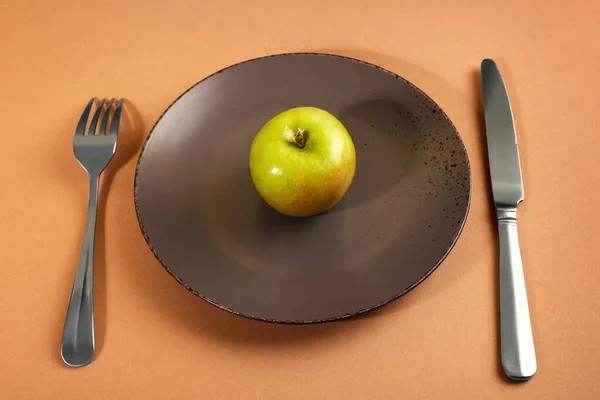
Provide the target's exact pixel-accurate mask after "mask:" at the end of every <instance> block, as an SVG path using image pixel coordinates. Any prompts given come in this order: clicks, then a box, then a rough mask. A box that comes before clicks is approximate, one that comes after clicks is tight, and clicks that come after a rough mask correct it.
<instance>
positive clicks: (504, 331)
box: [481, 59, 537, 381]
mask: <svg viewBox="0 0 600 400" xmlns="http://www.w3.org/2000/svg"><path fill="white" fill-rule="evenodd" d="M481 86H482V89H483V108H484V114H485V130H486V137H487V145H488V156H489V168H490V177H491V182H492V194H493V198H494V207H495V208H496V217H497V221H498V240H499V250H500V251H499V255H500V257H499V284H500V349H501V350H500V353H501V359H502V369H503V370H504V374H505V375H506V376H508V377H509V378H510V379H512V380H516V381H523V380H528V379H530V378H532V377H533V375H535V373H536V371H537V361H536V356H535V348H534V344H533V334H532V331H531V321H530V318H529V304H528V301H527V291H526V288H525V277H524V275H523V263H522V261H521V250H520V247H519V237H518V232H517V206H518V205H519V204H520V203H521V202H522V201H523V199H524V192H523V178H522V175H521V165H520V160H519V147H518V145H517V133H516V131H515V124H514V120H513V114H512V109H511V106H510V100H509V99H508V93H507V91H506V86H505V85H504V80H503V79H502V75H501V74H500V70H499V69H498V66H497V65H496V63H495V62H494V61H493V60H491V59H484V60H483V61H482V62H481Z"/></svg>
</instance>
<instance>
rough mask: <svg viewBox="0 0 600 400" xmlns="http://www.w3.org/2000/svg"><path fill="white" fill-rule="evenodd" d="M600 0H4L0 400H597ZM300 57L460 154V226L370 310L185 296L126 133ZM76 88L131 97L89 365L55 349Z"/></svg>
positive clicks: (83, 199) (83, 188)
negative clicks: (514, 243) (381, 76)
mask: <svg viewBox="0 0 600 400" xmlns="http://www.w3.org/2000/svg"><path fill="white" fill-rule="evenodd" d="M598 21H600V3H599V2H597V1H595V0H578V1H574V2H565V1H560V0H555V1H546V2H543V4H542V3H539V2H537V1H517V0H513V1H494V2H491V1H479V2H470V1H466V0H454V1H452V2H447V1H441V0H440V1H422V2H413V1H399V0H385V1H377V0H376V1H365V0H362V1H347V2H346V1H342V0H330V1H317V0H303V1H301V2H294V3H287V2H283V1H275V0H272V1H268V0H257V1H252V2H250V1H242V0H237V1H235V0H220V1H141V0H135V1H127V2H120V1H105V2H90V3H88V4H85V5H84V4H83V2H68V1H52V2H34V1H31V0H30V1H16V0H4V1H3V2H2V3H1V4H0V50H1V53H2V55H1V56H0V88H1V91H2V96H1V98H0V115H1V117H2V118H1V121H2V142H3V154H2V157H1V158H0V182H1V183H2V191H1V192H0V204H1V205H2V208H1V214H0V215H1V217H0V234H1V236H0V244H1V249H0V250H1V251H0V265H1V267H0V268H2V277H1V278H0V327H1V333H0V349H1V350H0V398H3V399H21V398H23V399H29V398H31V399H33V398H35V399H43V398H61V399H82V398H86V399H96V398H97V399H130V398H143V399H168V398H177V399H187V398H202V399H296V398H297V399H396V398H419V399H427V398H443V399H448V398H462V399H467V398H468V399H481V398H493V399H520V398H527V399H550V398H551V399H559V398H565V399H566V398H577V399H597V398H599V397H600V380H599V379H598V376H599V374H600V340H599V336H598V335H599V334H598V332H599V330H600V318H599V313H598V305H599V304H600V255H599V254H600V253H599V252H598V243H599V239H598V234H597V232H598V230H599V229H600V218H598V211H600V174H599V173H598V166H599V165H600V151H599V150H598V145H600V136H599V132H598V130H599V129H600V125H599V124H598V122H597V121H598V120H597V119H596V118H595V117H596V115H597V113H598V111H599V109H600V108H599V103H600V101H599V97H598V93H600V78H599V75H598V71H599V70H600V46H599V45H598V38H599V37H600V24H598ZM295 51H309V52H328V53H335V54H341V55H346V56H351V57H356V58H360V59H363V60H365V61H369V62H372V63H376V64H379V65H380V66H382V67H384V68H387V69H390V70H392V71H394V72H396V73H398V74H400V75H402V76H404V77H405V78H407V79H409V80H410V81H412V82H413V83H415V84H416V85H417V86H419V87H420V88H422V89H423V90H424V91H425V92H426V93H428V94H429V95H430V96H431V97H432V98H433V99H434V100H435V101H436V102H437V103H438V104H440V106H441V107H442V108H443V109H444V110H445V111H446V113H447V114H448V115H449V117H450V118H451V119H452V121H453V122H454V123H455V125H456V127H457V129H458V130H459V132H460V134H461V135H462V138H463V139H464V141H465V144H466V147H467V151H468V154H469V157H470V161H471V166H472V171H473V198H472V206H471V211H470V215H469V218H468V221H467V223H466V226H465V229H464V231H463V234H462V236H461V237H460V239H459V241H458V243H457V245H456V247H455V248H454V250H453V251H452V253H451V254H450V256H449V257H448V258H447V259H446V261H445V262H444V263H443V264H442V266H441V267H440V268H439V269H438V270H437V271H436V272H435V273H434V274H433V275H432V276H431V277H430V278H429V279H427V280H426V281H425V282H424V283H423V284H422V285H420V286H418V287H417V288H416V289H415V290H413V291H412V292H410V293H409V294H408V295H406V296H404V297H402V298H401V299H400V300H398V301H396V302H393V303H391V304H389V305H387V306H385V307H383V308H381V309H379V310H377V311H375V312H373V313H369V314H367V316H364V317H360V318H354V319H348V320H345V321H339V322H335V323H329V324H320V325H309V326H285V325H274V324H268V323H262V322H255V321H251V320H246V319H243V318H241V317H236V316H232V315H230V314H228V313H226V312H223V311H220V310H218V309H216V308H213V307H212V306H210V305H208V304H206V303H204V302H203V301H201V300H199V299H197V298H195V297H194V296H193V295H192V294H190V293H188V292H187V291H186V290H185V289H183V288H182V287H181V286H179V284H178V283H177V282H176V281H175V280H174V279H172V278H171V277H169V276H168V274H167V273H165V271H164V270H163V269H162V268H161V267H160V265H159V264H158V262H157V261H156V260H155V259H154V258H153V256H152V254H151V252H150V251H149V249H148V248H147V246H146V244H145V242H144V239H143V238H142V236H141V234H140V231H139V228H138V225H137V221H136V217H135V213H134V207H133V192H132V186H133V176H134V168H135V164H136V161H137V157H138V155H139V151H140V148H141V144H142V141H143V139H144V137H145V136H146V135H147V134H148V131H149V130H150V128H151V127H152V125H153V124H154V122H155V121H156V120H157V118H158V117H159V115H160V114H161V113H162V111H163V110H164V109H165V108H166V107H167V106H168V105H169V104H170V103H171V101H173V100H174V99H175V98H176V97H177V96H178V95H179V94H180V93H181V92H183V91H184V90H185V89H187V88H188V87H189V86H191V85H192V84H194V83H195V82H197V81H198V80H200V79H202V78H203V77H205V76H207V75H209V74H210V73H212V72H214V71H216V70H218V69H221V68H223V67H225V66H228V65H230V64H232V63H236V62H239V61H242V60H246V59H249V58H254V57H258V56H262V55H266V54H275V53H284V52H295ZM486 57H490V58H494V59H495V60H497V62H498V63H499V65H500V68H501V71H502V73H503V74H504V77H505V80H506V83H507V86H508V89H509V93H510V96H511V100H512V104H513V109H514V113H515V121H516V126H517V131H518V134H519V145H520V151H521V157H522V165H523V174H524V181H525V193H526V199H525V202H524V203H523V204H522V207H521V208H520V214H519V217H520V238H521V246H522V253H523V260H524V266H525V276H526V281H527V287H528V294H529V301H530V308H531V316H532V324H533V331H534V337H535V344H536V350H537V356H538V373H537V375H536V376H535V377H534V378H533V379H532V380H531V381H529V382H526V383H522V384H514V383H511V382H509V381H507V380H506V379H505V378H504V377H503V375H502V372H501V369H500V366H499V365H500V363H499V349H498V346H499V345H498V318H497V315H498V300H497V295H498V289H497V256H498V254H497V235H496V227H495V224H494V220H493V216H494V215H493V211H492V208H491V194H490V188H489V184H488V175H487V171H488V170H487V159H486V148H485V136H484V131H483V127H482V116H481V109H482V106H481V94H480V93H481V87H480V80H479V65H480V62H481V60H482V59H483V58H486ZM92 96H99V97H103V96H108V97H110V96H123V97H125V98H127V100H128V107H127V114H126V118H125V119H124V121H123V130H122V131H121V136H120V139H119V140H120V143H119V149H118V154H117V156H116V158H115V160H114V161H113V163H112V164H111V165H110V166H109V168H108V170H107V171H106V172H105V174H104V177H103V182H102V185H101V191H102V192H101V196H100V198H101V201H102V204H101V206H100V218H99V226H98V234H97V254H96V276H95V295H96V298H95V307H96V308H95V312H96V336H97V357H96V359H95V361H94V362H93V363H92V364H90V365H89V366H87V367H85V368H80V369H71V368H69V367H66V366H65V365H64V364H63V363H62V361H61V358H60V354H59V346H60V338H61V331H62V325H63V321H64V314H65V310H66V307H67V303H68V297H69V293H70V289H71V285H72V280H73V276H74V273H75V267H76V264H77V259H78V256H79V250H80V245H81V240H82V235H83V228H84V219H85V212H86V206H87V195H88V181H87V177H86V175H85V173H84V171H83V170H82V169H81V168H80V167H79V165H78V164H77V162H76V161H75V158H74V157H73V151H72V145H71V143H72V142H71V141H72V134H73V132H74V128H75V125H76V123H77V120H78V118H79V116H80V113H81V111H82V108H83V106H84V105H85V103H86V102H87V101H88V99H89V98H90V97H92Z"/></svg>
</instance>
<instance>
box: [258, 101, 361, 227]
mask: <svg viewBox="0 0 600 400" xmlns="http://www.w3.org/2000/svg"><path fill="white" fill-rule="evenodd" d="M299 132H300V134H299ZM301 145H304V147H303V148H301ZM355 170H356V150H355V147H354V143H353V142H352V138H351V137H350V134H349V133H348V131H347V130H346V128H345V127H344V125H343V124H342V123H341V121H340V120H338V119H337V118H336V117H335V116H334V115H332V114H331V113H329V112H327V111H325V110H322V109H320V108H316V107H295V108H291V109H289V110H286V111H283V112H282V113H280V114H278V115H276V116H275V117H273V118H272V119H271V120H269V121H268V122H267V123H266V124H265V125H264V126H263V127H262V128H261V129H260V130H259V132H258V133H257V134H256V136H255V137H254V140H253V141H252V145H251V147H250V174H251V177H252V181H253V183H254V186H255V187H256V189H257V190H258V192H259V194H260V195H261V197H262V198H263V199H264V201H265V202H266V203H267V204H269V205H270V206H271V207H272V208H274V209H275V210H277V211H279V212H280V213H282V214H284V215H287V216H291V217H309V216H313V215H317V214H320V213H323V212H325V211H327V210H329V209H330V208H331V207H333V206H334V205H336V204H337V203H338V202H339V201H340V200H341V199H342V197H343V196H344V195H345V194H346V192H347V190H348V189H349V187H350V185H351V184H352V180H353V179H354V173H355Z"/></svg>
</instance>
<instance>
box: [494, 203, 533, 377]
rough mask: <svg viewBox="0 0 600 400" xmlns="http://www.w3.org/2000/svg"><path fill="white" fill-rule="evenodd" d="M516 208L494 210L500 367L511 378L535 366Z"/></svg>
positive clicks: (526, 373) (528, 373)
mask: <svg viewBox="0 0 600 400" xmlns="http://www.w3.org/2000/svg"><path fill="white" fill-rule="evenodd" d="M516 216H517V213H516V210H510V211H504V212H499V213H498V233H499V244H500V260H499V273H500V276H499V279H500V347H501V356H502V369H503V370H504V373H505V374H506V376H508V377H509V378H510V379H512V380H517V381H522V380H528V379H530V378H531V377H533V375H534V374H535V372H536V370H537V362H536V356H535V348H534V344H533V334H532V330H531V322H530V319H529V304H528V301H527V291H526V288H525V277H524V274H523V263H522V261H521V250H520V247H519V235H518V231H517V217H516Z"/></svg>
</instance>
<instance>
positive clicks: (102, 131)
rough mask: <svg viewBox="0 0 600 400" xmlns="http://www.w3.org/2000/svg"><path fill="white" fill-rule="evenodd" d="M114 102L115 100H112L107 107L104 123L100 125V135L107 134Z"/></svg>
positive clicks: (103, 118)
mask: <svg viewBox="0 0 600 400" xmlns="http://www.w3.org/2000/svg"><path fill="white" fill-rule="evenodd" d="M114 101H115V99H110V101H109V102H108V105H107V106H106V111H105V112H104V117H102V123H101V124H100V130H99V131H98V135H104V134H106V125H108V117H109V116H110V110H111V109H112V105H113V103H114Z"/></svg>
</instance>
